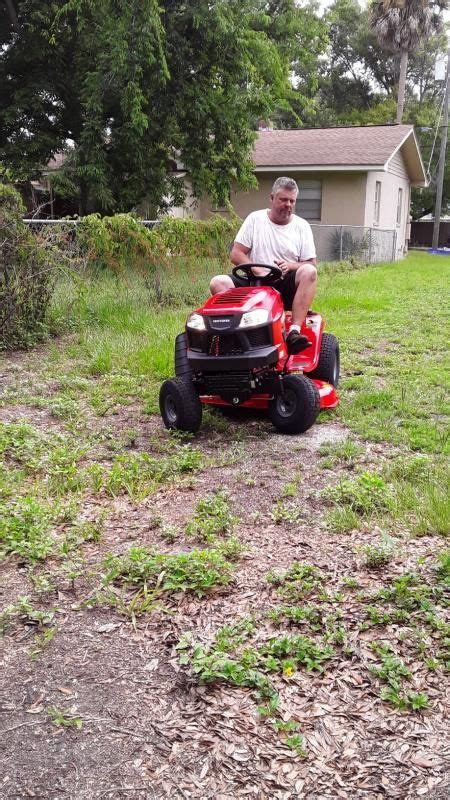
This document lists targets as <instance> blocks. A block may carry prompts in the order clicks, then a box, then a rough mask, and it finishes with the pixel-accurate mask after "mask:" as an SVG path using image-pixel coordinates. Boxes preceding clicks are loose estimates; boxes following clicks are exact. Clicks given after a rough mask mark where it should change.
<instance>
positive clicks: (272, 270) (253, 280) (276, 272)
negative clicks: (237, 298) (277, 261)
mask: <svg viewBox="0 0 450 800" xmlns="http://www.w3.org/2000/svg"><path fill="white" fill-rule="evenodd" d="M253 267H264V269H267V270H269V271H268V273H267V275H254V274H253V271H252V270H253ZM231 271H232V273H233V275H234V277H235V278H239V280H240V281H245V282H246V284H247V286H273V285H274V283H276V281H278V280H280V278H282V277H283V273H282V271H281V269H280V267H275V266H272V265H271V264H260V263H259V262H255V263H253V262H252V263H251V264H238V265H237V267H233V269H232V270H231Z"/></svg>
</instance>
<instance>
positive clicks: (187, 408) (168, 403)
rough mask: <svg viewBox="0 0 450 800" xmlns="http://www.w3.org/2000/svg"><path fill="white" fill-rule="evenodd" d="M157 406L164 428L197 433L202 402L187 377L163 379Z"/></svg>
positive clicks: (200, 419)
mask: <svg viewBox="0 0 450 800" xmlns="http://www.w3.org/2000/svg"><path fill="white" fill-rule="evenodd" d="M159 408H160V411H161V416H162V418H163V422H164V425H165V426H166V428H169V429H172V430H173V429H176V430H179V431H186V432H187V433H197V431H198V429H199V427H200V424H201V421H202V404H201V402H200V398H199V396H198V394H197V392H196V390H195V387H194V384H193V383H192V380H191V379H190V378H189V377H186V376H185V377H177V378H171V379H169V380H167V381H164V383H163V385H162V386H161V389H160V392H159Z"/></svg>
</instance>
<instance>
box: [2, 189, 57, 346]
mask: <svg viewBox="0 0 450 800" xmlns="http://www.w3.org/2000/svg"><path fill="white" fill-rule="evenodd" d="M24 212H25V208H24V206H23V204H22V200H21V198H20V195H19V194H18V192H16V190H15V189H13V188H12V187H11V186H6V185H3V184H0V242H1V244H0V349H3V350H6V349H13V348H17V347H27V346H29V345H31V344H34V343H35V342H36V341H37V340H38V339H39V338H40V337H41V336H42V334H43V333H44V332H45V325H44V322H45V314H46V311H47V307H48V303H49V300H50V297H51V293H52V289H53V278H54V268H53V264H52V257H51V254H50V252H49V251H48V249H47V248H46V247H45V246H42V245H40V244H39V241H38V240H37V239H36V237H35V236H34V235H33V234H32V233H31V232H30V231H29V230H27V228H26V226H25V224H24V223H23V222H22V215H23V214H24Z"/></svg>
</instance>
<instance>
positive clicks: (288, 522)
mask: <svg viewBox="0 0 450 800" xmlns="http://www.w3.org/2000/svg"><path fill="white" fill-rule="evenodd" d="M9 367H10V370H11V371H12V372H13V373H14V369H13V365H12V363H10V364H9ZM34 369H36V370H37V360H35V361H34ZM30 370H31V367H30V362H28V366H27V370H26V377H27V380H28V378H29V377H30V374H31V373H30ZM31 371H32V370H31ZM24 373H25V370H24ZM14 374H15V375H16V376H17V372H16V373H14ZM19 417H20V418H21V419H26V420H27V422H29V423H30V424H32V425H33V426H35V427H39V428H40V429H46V428H48V429H50V428H51V427H52V424H53V418H52V417H51V416H50V415H49V414H48V412H47V411H46V410H45V409H44V410H43V409H30V407H27V406H23V407H22V406H21V407H19V408H14V407H12V406H10V407H8V406H6V407H5V408H4V409H3V410H2V419H3V420H5V421H17V418H19ZM222 423H223V421H222V422H221V423H220V424H219V422H217V421H216V422H215V421H214V418H212V419H211V420H209V422H207V424H206V425H205V428H204V429H203V430H202V431H201V432H200V434H199V436H198V437H197V438H196V440H195V441H194V442H193V445H194V446H195V447H196V448H198V449H199V450H200V451H201V453H202V455H203V457H204V459H205V461H204V465H203V468H202V469H200V470H198V471H195V472H194V473H193V474H192V475H188V476H180V477H179V478H178V479H177V480H176V481H174V482H172V483H170V484H167V485H162V486H161V487H160V488H159V489H158V491H156V492H155V493H153V494H151V495H150V496H148V497H144V498H142V499H140V500H132V499H131V498H130V497H129V496H127V495H125V494H124V493H120V494H119V495H118V496H117V497H106V496H104V495H101V496H100V497H96V496H94V495H93V494H92V495H89V494H87V495H86V496H85V500H84V505H83V508H82V515H83V517H84V518H85V519H93V518H95V517H96V516H97V515H98V512H99V511H101V510H104V511H105V512H106V518H105V522H104V528H103V530H102V535H101V539H100V540H99V541H93V542H90V541H86V542H84V543H83V544H82V545H80V552H79V553H78V555H79V556H80V558H81V557H82V562H81V567H80V566H79V567H78V572H77V574H76V575H75V577H72V578H70V576H67V575H65V577H64V575H63V573H62V571H61V569H62V566H61V559H58V558H53V559H49V561H48V562H47V564H46V566H45V568H35V569H34V570H33V575H34V576H36V575H39V574H43V573H45V572H46V571H47V572H49V573H53V575H56V576H58V580H57V585H56V587H55V588H54V589H53V590H51V591H47V592H46V593H42V592H41V593H39V592H38V591H37V590H36V583H34V584H33V582H32V580H31V578H32V575H30V573H29V571H28V567H26V565H24V563H23V562H21V561H20V560H18V559H16V558H14V557H12V558H10V559H8V560H7V561H6V562H5V563H4V564H3V567H2V588H3V601H4V602H3V605H4V606H8V605H10V604H12V603H14V602H15V601H16V600H17V598H18V597H19V596H28V597H29V598H30V599H31V600H32V602H33V603H34V605H35V607H38V608H39V609H41V610H46V611H48V612H49V613H52V614H53V621H52V623H51V624H52V626H53V627H54V629H55V633H54V638H53V639H52V640H51V641H49V642H48V643H47V644H46V645H45V646H42V647H41V648H40V649H39V648H37V649H38V650H39V652H38V653H36V652H35V651H36V633H37V626H36V624H33V623H32V622H31V621H30V619H27V618H25V617H20V616H18V617H16V618H14V619H12V620H11V621H10V623H9V625H7V627H6V632H5V638H4V641H3V644H4V647H3V662H2V674H1V678H0V681H1V689H2V700H1V705H0V722H1V723H2V730H3V736H2V738H1V745H0V746H1V749H2V756H3V758H2V761H3V765H4V766H3V776H2V778H1V786H2V788H1V789H0V796H1V797H4V798H17V800H19V798H20V800H23V798H28V797H38V798H49V799H50V798H51V799H52V800H56V798H58V800H59V799H60V798H61V800H64V799H65V798H74V800H91V799H92V800H96V799H97V798H98V799H99V800H100V798H107V799H109V800H116V799H117V800H121V798H127V799H128V798H133V800H135V798H139V800H144V798H145V800H153V798H154V799H155V800H159V799H160V798H161V799H162V798H168V800H169V799H170V800H172V798H173V799H174V800H175V799H177V798H196V799H197V800H204V799H205V800H234V799H235V798H258V800H269V799H270V800H272V799H274V800H275V799H276V800H278V799H279V800H294V798H308V799H309V800H317V799H318V798H330V799H331V798H333V800H334V798H349V797H351V798H361V799H364V800H378V798H379V799H380V800H381V798H385V797H392V798H413V797H414V798H415V797H429V798H432V797H436V798H438V797H440V796H441V795H440V794H439V793H440V792H441V791H442V786H443V785H444V780H445V763H446V762H445V759H446V756H447V755H448V753H447V752H446V749H445V747H446V745H445V707H444V700H443V696H442V685H441V684H442V678H441V675H440V673H439V672H435V673H434V674H431V677H430V673H427V674H426V673H425V672H424V670H423V669H422V666H420V664H419V665H416V671H415V674H414V684H415V685H416V686H417V688H422V686H423V683H424V681H425V680H426V682H427V689H426V690H427V694H428V696H429V699H430V708H429V710H427V711H425V712H423V713H416V714H412V713H404V712H399V711H397V710H395V709H393V708H391V707H390V706H389V705H387V704H386V703H383V702H382V701H381V700H380V698H379V696H378V694H377V693H376V692H375V689H374V682H373V680H372V679H371V677H370V673H369V672H368V671H367V670H363V669H362V668H361V664H362V663H363V662H364V661H365V660H367V659H369V660H370V657H371V656H370V648H369V645H370V642H371V639H373V638H374V633H373V632H372V631H364V630H360V629H359V628H358V625H357V623H358V622H359V621H360V619H361V610H360V609H361V604H360V603H359V602H358V601H357V599H356V597H355V595H354V594H353V595H351V594H347V595H345V604H344V605H343V606H342V610H343V612H344V614H345V619H346V620H347V621H348V624H349V644H350V645H351V652H350V650H349V655H348V658H347V659H343V658H341V657H338V656H337V655H334V656H333V658H332V660H331V662H330V664H329V665H328V666H327V669H326V670H325V672H324V673H323V674H321V673H317V672H308V671H306V670H302V671H299V672H297V673H295V674H294V675H290V676H288V677H286V678H285V679H283V680H282V681H281V682H280V686H279V694H280V715H281V718H282V719H283V720H288V719H290V718H292V719H295V720H296V721H297V722H298V724H299V726H300V730H301V731H302V733H303V735H304V740H305V747H306V750H307V757H306V758H305V759H303V758H301V757H299V756H298V755H297V754H296V753H295V751H294V750H292V749H290V748H289V747H288V746H287V744H286V737H284V738H283V737H282V736H280V735H279V733H278V732H277V731H276V730H275V729H274V728H273V726H271V725H270V724H268V723H267V722H265V721H264V719H263V718H262V717H261V715H260V714H259V713H258V710H257V705H258V704H257V702H256V701H255V697H254V693H252V691H251V689H248V688H236V687H232V686H229V685H225V684H223V683H222V684H221V683H214V684H211V685H202V684H200V683H199V682H198V681H197V680H196V678H195V675H194V674H193V673H192V671H191V670H189V669H188V668H186V667H181V666H180V663H179V659H178V655H177V652H176V650H175V647H176V644H177V642H178V641H179V639H180V637H181V636H182V635H183V634H185V633H191V634H192V636H193V638H194V639H195V640H196V641H198V642H202V643H204V644H205V645H206V646H207V645H208V644H209V643H210V642H211V641H212V639H213V637H214V634H215V632H216V631H217V630H218V629H219V628H220V627H221V626H222V625H224V624H225V623H231V622H232V621H233V620H235V619H236V618H239V617H241V616H248V615H260V616H261V618H263V616H264V613H265V612H266V611H267V610H268V609H271V608H273V607H274V606H275V605H276V604H277V603H279V602H280V601H279V598H277V596H276V592H275V590H274V587H273V586H272V585H271V584H270V583H269V582H268V581H267V573H268V572H269V570H272V571H275V572H277V571H282V570H286V569H288V568H289V566H290V565H292V563H293V562H294V561H296V560H298V561H301V562H306V563H308V564H311V565H313V566H314V567H316V568H318V569H320V570H321V571H322V572H323V574H324V575H325V576H326V580H327V591H328V592H329V593H330V595H333V593H339V592H342V585H343V584H342V579H343V577H344V576H350V577H354V578H356V579H357V580H358V583H359V588H360V591H361V592H363V593H364V592H366V593H367V592H369V591H371V590H373V589H374V588H377V587H379V586H380V585H382V583H383V581H387V580H388V579H390V578H392V577H395V576H396V575H398V574H400V573H401V571H402V569H403V568H404V565H405V564H406V565H409V564H415V563H417V560H418V559H421V560H422V563H427V562H428V560H430V559H431V557H432V556H433V554H434V551H435V548H436V544H437V542H436V540H434V539H433V538H432V537H425V538H422V539H409V540H405V541H404V543H403V546H402V558H401V560H400V559H399V560H396V559H395V558H394V559H393V560H392V562H391V563H390V564H389V566H388V567H387V568H386V570H385V572H384V573H383V576H382V578H380V576H379V575H377V574H376V573H375V574H374V573H369V572H367V570H364V569H363V568H362V566H361V559H360V557H359V555H358V547H360V546H361V545H362V544H363V543H364V542H367V541H371V539H372V538H374V537H376V536H377V535H378V532H377V531H370V530H369V531H368V530H367V529H366V530H364V531H362V530H355V531H353V532H351V533H349V534H337V533H334V532H333V531H332V530H330V529H329V528H328V527H327V525H326V523H325V512H326V501H325V500H324V497H323V490H324V489H325V488H326V487H327V486H328V485H330V484H332V483H335V482H336V481H337V479H338V477H339V476H340V475H343V474H347V473H346V468H345V467H342V466H339V467H336V468H334V469H331V470H324V469H322V468H321V466H320V454H319V448H320V447H321V445H323V444H324V443H325V442H327V443H337V442H340V441H343V440H345V439H346V438H347V436H348V432H347V431H346V429H345V428H344V427H343V426H342V425H341V424H339V423H338V422H336V421H335V420H334V419H333V418H332V417H329V418H328V419H326V421H325V422H324V423H323V424H318V425H316V426H314V428H312V429H311V430H310V431H309V432H308V433H307V434H305V435H303V436H296V437H283V436H281V435H279V434H276V433H274V432H273V430H272V428H271V426H270V424H269V423H268V421H267V420H266V419H265V418H264V417H257V418H255V417H253V418H251V417H250V418H249V417H246V418H235V417H233V418H231V419H229V420H226V423H225V424H222ZM91 424H92V430H98V431H100V430H101V429H102V427H105V426H106V427H108V429H109V430H110V431H112V437H113V439H117V441H119V440H120V437H122V438H123V437H124V431H125V430H126V429H129V428H130V427H133V429H134V430H135V436H134V438H133V445H132V447H131V450H132V451H140V452H148V453H151V454H153V455H154V454H157V453H160V454H161V455H163V454H164V452H165V448H166V449H167V447H168V445H169V443H170V440H169V438H168V434H167V433H166V432H165V431H164V430H163V428H162V425H161V422H160V420H159V418H158V417H156V416H151V417H148V416H146V415H145V414H144V413H143V412H142V408H141V407H140V406H139V404H135V403H133V404H132V405H131V406H122V407H121V408H120V411H119V413H118V414H111V415H107V416H106V417H102V418H99V417H95V415H92V420H91ZM58 425H60V426H62V427H63V423H61V422H60V421H58ZM125 439H126V436H125V438H124V441H125ZM102 447H103V445H102ZM124 447H125V445H124ZM129 450H130V447H129V446H128V451H129ZM100 452H101V455H102V458H106V459H107V458H108V453H107V450H105V449H103V450H102V449H101V448H100V449H99V450H98V452H97V455H98V453H100ZM95 457H96V451H95V450H94V451H93V452H92V453H91V454H90V455H89V458H90V459H91V458H92V459H94V458H95ZM382 457H383V447H382V446H381V445H375V446H370V447H369V446H367V447H366V449H365V453H364V454H363V456H362V463H364V460H367V461H368V462H370V461H371V460H374V459H379V458H382ZM102 463H103V462H102ZM292 482H295V494H294V495H292V492H291V493H287V494H286V493H284V491H285V487H286V485H287V484H291V483H292ZM219 489H220V490H222V491H225V492H226V493H227V496H228V498H229V502H230V505H231V508H232V511H233V514H234V515H235V516H236V518H237V520H238V522H237V524H236V528H235V533H236V535H237V537H238V538H239V540H240V541H241V543H242V544H243V545H244V547H245V552H244V554H243V555H242V557H241V559H240V561H239V563H238V565H237V568H236V572H235V578H234V581H233V583H232V584H231V586H229V587H226V588H224V589H221V590H216V591H213V592H211V594H209V595H208V596H206V597H203V598H197V597H195V596H192V595H184V594H182V593H181V592H180V593H179V594H178V595H175V596H172V597H171V598H170V599H168V600H167V602H164V603H163V604H162V605H163V607H162V608H159V610H155V611H154V612H153V613H148V614H144V615H143V616H140V617H138V618H137V619H136V620H130V619H129V617H126V616H124V615H123V614H120V613H119V612H118V610H117V608H114V607H111V606H109V605H108V604H107V603H102V602H98V603H96V604H95V605H93V606H92V607H90V606H89V605H86V602H87V601H88V600H89V599H90V598H92V597H93V593H94V592H95V590H96V589H98V587H99V584H100V583H101V575H102V574H103V573H104V567H103V561H104V558H105V556H106V555H107V554H108V553H114V554H119V553H123V552H124V551H125V550H127V549H128V548H129V547H130V546H131V545H133V544H138V545H145V546H149V547H154V548H156V549H157V550H158V551H159V552H187V551H188V550H189V549H190V548H192V547H193V546H194V545H196V546H200V547H202V546H204V544H203V543H201V542H200V543H199V542H195V541H192V540H191V539H189V537H188V536H187V535H186V523H187V521H188V520H189V518H191V517H192V514H193V513H194V511H195V508H196V506H197V504H198V502H199V500H201V499H202V498H204V497H205V496H209V495H210V494H211V493H213V492H215V491H217V490H219ZM280 500H283V502H284V503H285V507H286V509H287V511H286V515H285V516H284V517H282V518H280V517H278V518H277V515H276V513H274V509H276V508H277V504H278V503H279V501H280ZM290 508H291V510H292V514H291V516H289V515H290V511H289V509H290ZM155 520H158V523H157V524H156V523H155ZM164 526H171V528H172V532H171V536H172V539H171V540H168V538H167V535H165V528H164ZM336 602H338V603H339V602H341V603H342V602H343V601H339V600H337V601H336ZM381 636H382V637H383V638H384V639H385V640H386V641H389V640H391V639H392V638H393V632H392V631H390V630H389V629H383V633H382V634H381ZM433 792H434V794H433ZM442 796H443V795H442Z"/></svg>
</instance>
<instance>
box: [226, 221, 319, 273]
mask: <svg viewBox="0 0 450 800" xmlns="http://www.w3.org/2000/svg"><path fill="white" fill-rule="evenodd" d="M235 241H236V242H238V243H239V244H243V245H244V247H250V248H251V249H250V253H249V254H248V255H249V257H250V258H251V259H252V261H254V262H255V263H259V264H273V263H274V261H309V259H310V258H315V257H316V248H315V247H314V239H313V234H312V230H311V226H310V224H309V222H306V220H305V219H302V217H297V216H295V214H294V216H293V217H292V219H291V221H290V222H288V224H287V225H277V224H276V223H275V222H272V221H271V219H270V218H269V209H267V208H264V209H262V210H261V211H252V213H251V214H249V215H248V217H247V218H246V219H245V220H244V222H243V224H242V225H241V227H240V229H239V231H238V233H237V235H236V239H235Z"/></svg>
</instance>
